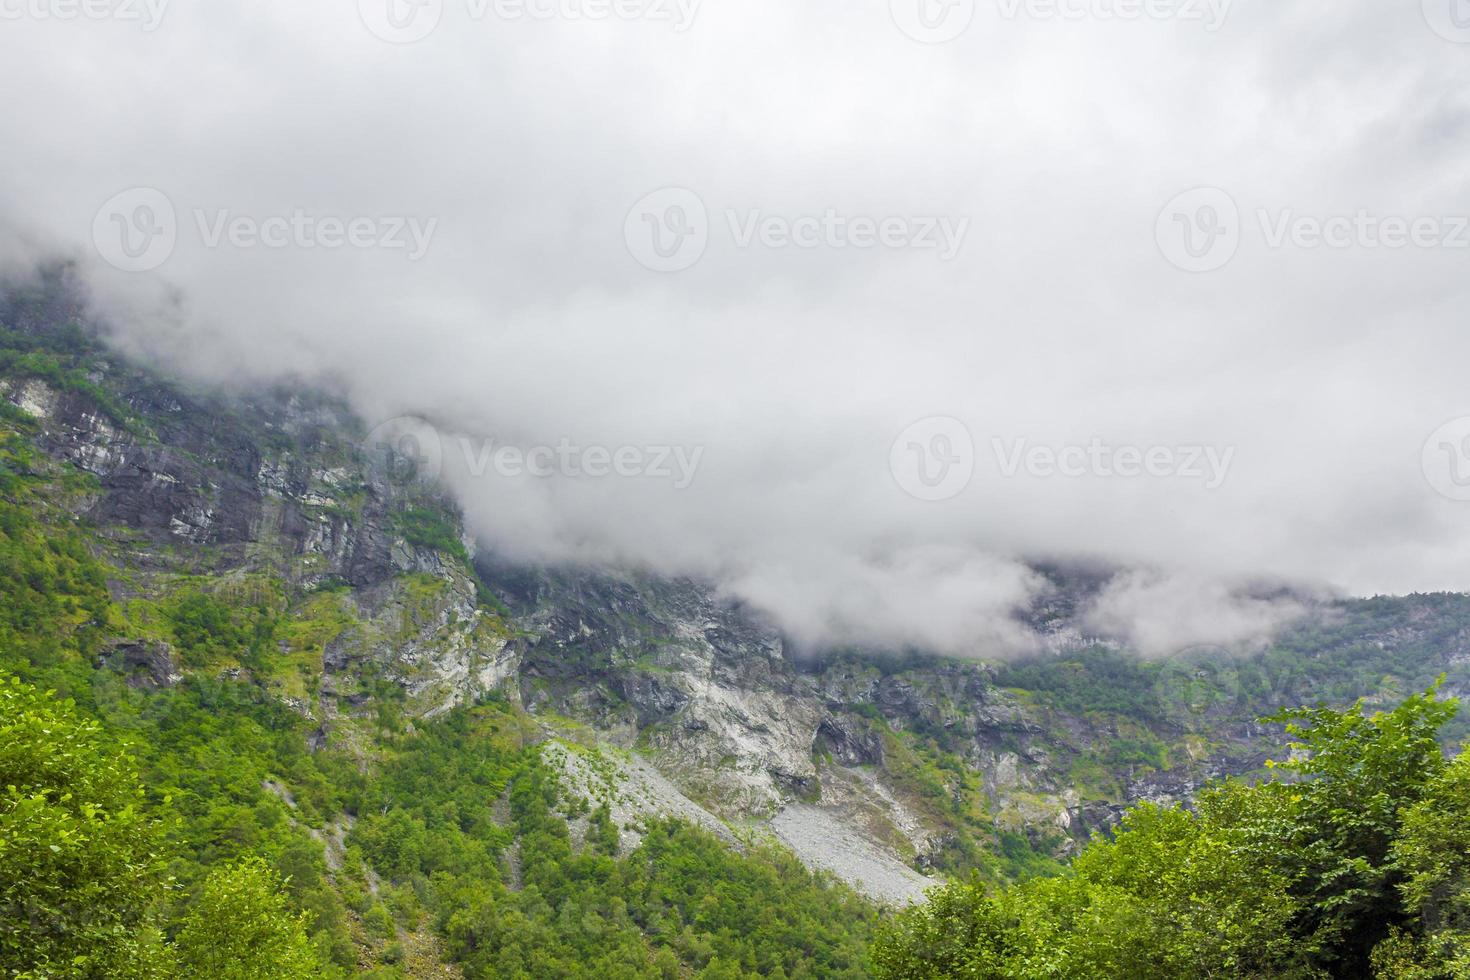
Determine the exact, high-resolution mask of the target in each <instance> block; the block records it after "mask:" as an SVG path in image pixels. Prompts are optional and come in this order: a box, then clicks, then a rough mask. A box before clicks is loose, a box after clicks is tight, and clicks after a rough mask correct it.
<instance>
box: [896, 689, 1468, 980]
mask: <svg viewBox="0 0 1470 980" xmlns="http://www.w3.org/2000/svg"><path fill="white" fill-rule="evenodd" d="M1436 690H1437V688H1431V689H1430V690H1429V691H1428V692H1426V693H1425V694H1422V695H1416V696H1414V697H1411V698H1408V699H1407V700H1405V701H1404V702H1403V703H1402V704H1401V705H1399V706H1398V707H1397V708H1395V709H1394V710H1393V711H1390V712H1380V713H1375V714H1371V715H1370V714H1368V713H1366V712H1365V711H1364V709H1363V705H1362V704H1361V703H1360V704H1357V705H1354V706H1353V707H1351V708H1349V709H1347V710H1345V711H1336V710H1332V709H1329V708H1302V709H1297V710H1293V711H1288V712H1283V713H1282V714H1280V715H1278V716H1276V717H1275V719H1273V720H1275V721H1277V722H1280V723H1283V724H1285V725H1286V731H1287V733H1288V736H1289V737H1290V738H1292V739H1293V740H1294V741H1292V742H1291V743H1290V748H1291V750H1292V754H1291V757H1290V758H1289V760H1288V761H1286V762H1284V763H1282V764H1280V765H1278V766H1276V772H1277V778H1274V779H1271V780H1268V781H1266V782H1264V783H1260V784H1257V785H1248V784H1246V783H1243V782H1238V781H1236V782H1227V783H1225V784H1223V785H1221V786H1218V787H1216V788H1214V789H1212V790H1210V791H1208V792H1206V793H1204V794H1202V795H1201V797H1200V798H1199V800H1198V801H1197V802H1196V806H1195V808H1194V809H1193V810H1185V809H1182V808H1178V807H1172V808H1170V807H1158V806H1152V805H1148V804H1143V805H1140V806H1138V807H1135V808H1134V809H1133V810H1131V811H1130V812H1129V813H1128V814H1127V816H1126V817H1125V818H1124V820H1123V822H1122V824H1121V826H1120V827H1119V829H1118V831H1117V833H1116V835H1115V836H1114V839H1113V840H1111V841H1098V842H1095V843H1093V844H1092V845H1091V846H1089V847H1088V848H1087V850H1086V851H1085V852H1084V853H1083V854H1082V855H1080V856H1079V857H1078V859H1077V860H1076V861H1075V862H1074V863H1073V867H1072V869H1071V871H1070V873H1068V874H1067V875H1064V876H1062V877H1059V878H1053V879H1041V880H1035V881H1031V882H1027V883H1023V884H1021V885H1016V886H1012V887H1009V888H1003V889H1000V890H999V891H996V892H993V893H992V892H991V891H989V890H988V889H987V887H986V886H985V885H984V884H983V883H982V882H980V881H979V880H978V879H974V880H972V881H970V882H966V883H956V884H952V885H950V886H948V887H947V888H945V889H943V890H941V891H939V892H937V893H936V894H935V895H933V896H932V897H931V898H930V900H929V902H928V903H927V904H925V905H924V906H921V907H919V908H916V909H911V910H908V911H906V912H904V913H902V914H900V915H899V916H897V917H896V918H895V919H894V921H893V922H892V923H890V924H889V926H888V927H887V928H886V929H885V930H883V931H882V932H881V933H880V935H879V937H878V938H877V940H876V941H875V943H874V945H873V950H872V958H873V962H874V965H875V966H876V968H877V971H878V974H879V976H880V977H885V978H894V980H897V978H904V980H928V978H935V980H937V978H940V977H945V978H948V977H964V978H973V980H981V978H1032V977H1036V978H1040V977H1076V978H1079V980H1080V978H1084V977H1118V978H1135V977H1136V978H1140V980H1141V978H1147V977H1160V976H1168V977H1200V978H1204V977H1329V976H1330V977H1363V976H1370V975H1374V974H1375V972H1376V975H1378V976H1381V977H1385V978H1390V977H1391V978H1395V980H1441V978H1452V980H1462V978H1466V977H1467V976H1470V974H1467V972H1466V968H1467V965H1470V964H1467V957H1466V949H1467V946H1466V945H1465V943H1464V938H1465V936H1466V933H1465V928H1466V926H1467V925H1470V901H1467V899H1470V830H1467V829H1466V828H1467V827H1470V763H1466V762H1465V761H1463V760H1461V761H1458V762H1456V763H1455V764H1454V765H1452V766H1450V767H1448V769H1447V768H1446V763H1445V761H1444V757H1443V754H1442V752H1441V749H1440V746H1439V742H1438V741H1437V735H1438V732H1439V730H1440V728H1441V726H1443V725H1444V724H1445V723H1446V722H1447V721H1448V720H1449V719H1450V717H1451V716H1452V715H1453V714H1454V711H1455V708H1456V705H1455V703H1454V702H1453V701H1441V700H1438V699H1437V697H1436Z"/></svg>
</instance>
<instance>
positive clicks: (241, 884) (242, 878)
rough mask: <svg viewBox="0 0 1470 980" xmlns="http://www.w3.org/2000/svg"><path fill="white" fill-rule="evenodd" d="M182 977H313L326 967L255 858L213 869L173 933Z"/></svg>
mask: <svg viewBox="0 0 1470 980" xmlns="http://www.w3.org/2000/svg"><path fill="white" fill-rule="evenodd" d="M178 958H179V967H180V970H181V973H182V975H184V976H192V977H210V978H212V980H317V978H319V977H321V976H322V975H323V974H324V972H325V967H324V965H323V964H322V963H321V961H320V960H319V959H318V957H317V953H316V950H315V948H314V947H313V946H312V944H311V940H310V938H309V937H308V936H307V932H306V916H305V914H304V913H302V914H298V915H292V914H291V912H290V910H289V908H288V907H287V903H286V896H285V893H284V890H283V888H282V883H281V880H280V879H279V878H278V877H277V876H276V874H275V872H273V871H272V870H271V869H270V867H269V866H268V865H267V864H266V863H265V862H264V861H263V860H261V859H260V858H256V857H250V858H244V859H241V860H240V861H237V862H235V863H234V864H231V865H227V866H225V867H223V868H220V869H217V870H215V871H214V872H212V873H211V874H210V876H209V877H208V878H207V879H205V882H204V887H203V889H202V892H201V894H200V896H199V899H198V901H196V902H195V903H194V905H193V907H192V908H190V910H189V912H188V914H187V915H186V916H185V918H184V921H183V925H182V928H181V929H180V930H179V936H178Z"/></svg>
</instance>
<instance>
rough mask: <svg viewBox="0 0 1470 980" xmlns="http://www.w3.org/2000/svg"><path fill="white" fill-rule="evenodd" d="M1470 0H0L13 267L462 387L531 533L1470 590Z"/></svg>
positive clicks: (1187, 578) (1005, 582)
mask: <svg viewBox="0 0 1470 980" xmlns="http://www.w3.org/2000/svg"><path fill="white" fill-rule="evenodd" d="M390 2H391V3H393V4H395V5H396V6H393V7H389V6H388V4H389V3H390ZM1458 2H1459V0H1442V2H1441V0H1426V2H1425V3H1424V4H1421V3H1419V2H1418V0H1394V2H1371V3H1370V2H1363V3H1347V4H1333V5H1324V4H1322V3H1320V2H1311V0H1238V2H1235V3H1233V4H1230V3H1226V2H1224V0H1214V2H1209V0H1178V2H1171V0H1147V2H1144V0H1121V2H1118V0H1060V4H1059V5H1058V4H1057V3H1047V2H1045V0H1031V2H1022V0H980V2H979V3H978V4H974V3H969V2H968V0H953V2H952V3H951V4H950V5H948V6H946V5H944V4H943V3H941V2H940V0H894V3H893V4H890V3H889V2H888V0H810V2H800V0H705V2H704V3H702V4H695V3H693V2H692V0H683V3H682V4H681V3H679V2H676V0H616V2H613V0H555V2H553V0H525V2H519V0H500V2H499V3H496V2H489V0H487V2H486V3H483V4H482V3H480V2H479V0H423V5H422V6H419V7H415V6H412V5H410V4H409V2H408V0H363V2H362V3H360V4H359V3H355V2H354V0H331V2H324V3H301V2H299V0H291V2H287V0H253V2H251V3H248V4H246V3H221V2H216V0H211V2H209V3H204V2H202V0H172V2H171V3H167V4H165V5H163V6H160V3H161V0H152V6H150V5H149V4H148V3H147V2H145V0H88V3H89V6H87V7H85V8H83V7H78V6H75V5H69V0H0V83H3V88H4V91H5V92H6V107H5V111H4V112H3V113H0V176H3V179H0V260H3V261H5V262H8V263H10V264H12V265H23V264H24V263H26V262H30V261H33V260H34V259H35V258H36V257H38V256H43V255H66V256H69V257H73V258H75V259H77V260H78V261H79V262H81V263H82V265H83V268H84V269H85V274H86V276H87V277H88V279H89V281H90V282H91V284H92V286H93V288H94V289H95V292H96V296H97V298H98V304H99V308H100V309H101V310H102V311H103V312H105V313H106V314H107V315H108V317H109V318H111V319H112V320H113V321H115V322H116V323H117V324H118V325H119V327H120V331H121V333H120V339H121V341H122V342H124V343H126V344H128V345H130V346H131V347H133V348H134V349H136V350H139V351H143V352H146V353H147V354H148V356H150V357H151V358H153V359H154V360H155V361H158V362H161V363H167V364H168V365H169V366H170V367H171V368H173V369H177V370H180V371H184V372H187V373H189V374H190V375H193V376H195V377H198V378H202V379H211V378H213V379H219V378H224V377H230V376H249V377H252V378H269V377H273V376H278V375H280V374H283V373H293V374H303V375H307V376H313V375H323V376H331V377H333V378H334V379H336V380H338V381H339V382H340V383H342V384H343V385H345V386H346V389H347V390H348V391H349V392H350V393H351V397H352V398H353V400H354V402H355V404H356V406H357V408H358V409H359V410H360V411H361V413H362V414H363V416H364V418H365V419H366V420H368V424H369V425H370V426H371V425H375V424H377V423H379V422H384V421H387V420H389V419H393V418H396V417H400V416H415V417H421V418H425V419H429V420H431V421H432V422H433V424H434V426H435V429H436V433H437V442H438V445H437V447H436V448H437V450H438V457H437V459H436V463H437V465H438V468H439V469H441V470H442V472H443V475H444V476H445V478H446V479H447V480H448V481H449V482H450V483H451V484H452V485H453V486H454V487H455V488H456V490H457V491H458V493H459V495H460V497H461V499H462V501H463V503H464V506H465V509H466V512H467V514H468V516H469V519H470V521H471V522H472V525H473V527H474V529H475V530H476V531H477V532H478V533H479V534H480V535H481V536H482V537H483V539H484V540H485V541H486V542H487V543H488V544H489V545H491V546H493V547H496V548H498V549H502V550H506V551H510V552H512V553H515V554H517V555H521V556H528V557H535V558H538V559H544V558H555V559H561V558H580V559H595V560H599V561H609V562H620V563H631V564H642V565H648V566H652V567H653V568H655V569H657V570H660V571H664V572H678V573H693V574H700V575H706V576H710V577H713V578H715V579H717V580H718V581H720V582H721V583H722V584H723V586H724V587H725V588H726V589H727V590H728V591H729V592H730V593H731V594H733V595H738V596H740V597H742V598H745V599H747V600H749V601H752V602H754V603H756V604H757V605H759V606H761V607H762V608H765V609H767V610H769V611H770V612H772V613H773V614H774V615H776V616H778V617H779V618H780V620H781V622H782V623H783V624H784V625H785V626H786V627H787V628H788V629H790V630H791V631H792V633H793V634H794V635H796V636H797V637H799V638H803V639H807V640H811V641H813V642H821V641H830V640H839V641H851V640H867V641H874V642H881V643H915V644H921V645H930V646H938V647H941V648H943V649H946V650H951V651H955V652H962V653H971V652H974V653H987V652H993V651H995V650H997V649H1000V648H1002V647H1004V646H1007V645H1011V644H1013V643H1014V642H1016V639H1015V636H1014V635H1013V633H1014V631H1013V629H1012V627H1010V626H1009V625H1008V624H1007V614H1008V612H1009V610H1010V609H1012V608H1013V607H1014V606H1015V605H1017V604H1019V603H1024V602H1026V601H1027V599H1028V597H1029V596H1030V595H1031V594H1032V593H1033V592H1034V590H1035V589H1036V588H1037V587H1038V583H1037V581H1036V580H1035V578H1034V576H1033V575H1031V574H1030V573H1029V572H1028V571H1027V570H1026V567H1025V565H1024V563H1023V562H1022V561H1021V559H1023V558H1025V557H1027V556H1038V555H1047V556H1068V555H1077V556H1094V557H1096V556H1102V557H1106V558H1108V559H1112V560H1117V561H1120V562H1125V563H1129V564H1138V565H1142V566H1147V567H1149V568H1151V569H1154V571H1150V572H1146V573H1140V574H1138V575H1134V576H1131V577H1129V578H1128V579H1127V580H1126V581H1124V582H1121V583H1120V584H1119V585H1118V586H1117V588H1115V589H1114V590H1113V592H1112V593H1110V595H1109V596H1108V597H1107V599H1106V600H1105V603H1104V607H1103V608H1100V609H1099V610H1098V611H1097V614H1096V617H1095V619H1096V621H1097V622H1098V623H1100V624H1102V625H1106V626H1107V627H1108V628H1110V629H1114V630H1117V631H1120V632H1124V633H1130V634H1132V635H1133V636H1134V637H1135V639H1137V640H1138V641H1139V642H1140V643H1141V644H1143V645H1145V646H1148V647H1150V648H1156V649H1167V648H1168V647H1169V646H1171V645H1176V644H1182V643H1185V642H1195V641H1201V640H1223V641H1227V642H1228V641H1230V640H1233V639H1239V638H1242V637H1246V636H1249V635H1251V634H1253V633H1254V632H1256V631H1258V630H1259V629H1261V628H1262V627H1263V626H1264V625H1266V624H1269V623H1270V622H1273V621H1275V619H1276V618H1277V617H1279V615H1280V614H1282V613H1283V612H1284V611H1285V610H1283V609H1282V608H1280V607H1279V606H1276V605H1272V604H1269V603H1259V602H1252V601H1248V600H1244V599H1241V598H1240V597H1239V596H1237V595H1235V594H1234V593H1233V591H1232V590H1233V588H1234V586H1235V585H1237V584H1238V583H1239V582H1240V581H1243V580H1245V579H1249V578H1254V577H1258V576H1261V577H1269V578H1282V579H1287V580H1291V581H1297V582H1302V583H1307V584H1312V585H1323V586H1332V587H1336V588H1340V589H1345V590H1348V591H1351V592H1355V593H1373V592H1380V591H1387V592H1406V591H1412V590H1435V589H1453V590H1463V589H1466V588H1470V561H1467V560H1466V559H1467V550H1466V546H1467V544H1470V534H1467V530H1470V502H1467V501H1466V500H1461V499H1456V498H1457V497H1467V498H1470V488H1466V487H1462V486H1461V485H1460V481H1461V478H1462V477H1463V478H1464V479H1465V480H1466V481H1467V482H1470V451H1467V450H1470V442H1467V441H1466V437H1467V436H1470V421H1463V422H1460V423H1456V420H1462V419H1466V417H1470V321H1467V317H1466V311H1467V309H1470V304H1467V299H1470V295H1467V294H1470V274H1467V272H1470V219H1467V218H1465V217H1461V216H1470V186H1467V178H1470V128H1467V124H1470V115H1467V100H1470V43H1467V42H1470V9H1457V8H1456V6H1455V3H1458ZM921 4H923V6H921ZM1462 6H1464V5H1462ZM1456 14H1459V15H1460V16H1458V17H1457V16H1456ZM1462 23H1463V24H1465V25H1466V26H1465V27H1463V28H1462V27H1460V26H1459V25H1460V24H1462ZM272 219H275V220H272ZM1314 229H1315V231H1314ZM349 230H350V233H349ZM348 239H350V240H348ZM266 242H269V243H270V244H266ZM1447 425H1448V427H1447V428H1446V426H1447ZM486 438H493V439H494V440H495V447H496V448H498V447H512V448H513V449H515V450H518V451H520V452H523V453H531V452H532V451H533V450H535V449H536V447H547V449H548V450H550V449H553V448H555V447H558V446H561V447H563V449H562V452H561V453H560V454H558V455H553V454H551V453H550V452H535V453H533V454H532V455H531V456H530V457H529V459H530V461H531V464H532V465H533V466H534V468H535V470H536V472H537V473H538V474H542V475H531V474H529V473H527V472H526V471H525V470H524V469H522V470H521V471H517V470H516V467H515V466H514V465H513V464H514V462H515V459H514V457H513V456H509V457H508V456H500V457H495V461H494V462H490V463H488V464H487V463H486V459H487V457H485V456H483V455H480V454H481V452H482V446H483V444H482V442H481V440H483V439H486ZM464 446H470V447H471V448H472V449H473V452H471V453H470V454H468V455H467V454H466V453H465V452H463V451H462V449H463V447H464ZM597 447H600V448H601V449H604V450H606V456H607V457H608V458H620V459H621V463H620V464H617V465H614V464H611V463H606V462H604V460H603V459H602V458H601V457H600V455H599V453H598V452H597ZM624 447H629V448H630V449H633V450H637V452H636V453H633V452H627V453H624V454H623V455H622V456H621V457H617V452H618V451H619V450H620V449H623V448H624ZM589 448H590V449H591V452H590V454H588V450H589ZM676 448H677V449H678V450H679V452H678V453H675V452H674V449H676ZM661 455H662V459H660V456H661ZM552 460H554V462H553V461H552ZM677 460H682V461H683V468H682V469H681V467H680V465H679V464H678V463H677V462H676V461H677ZM1049 460H1050V462H1048V461H1049ZM523 462H524V461H523ZM1460 466H1463V469H1460V468H1459V467H1460ZM603 469H607V470H608V471H609V472H608V474H607V475H605V476H600V477H589V476H587V475H586V471H587V470H593V471H598V472H600V471H601V470H603ZM619 470H621V471H622V474H623V475H619V472H618V471H619ZM477 471H479V472H477ZM546 473H550V474H551V475H549V476H548V475H545V474H546ZM666 473H667V475H665V474H666ZM691 480H692V482H691ZM685 484H687V485H685Z"/></svg>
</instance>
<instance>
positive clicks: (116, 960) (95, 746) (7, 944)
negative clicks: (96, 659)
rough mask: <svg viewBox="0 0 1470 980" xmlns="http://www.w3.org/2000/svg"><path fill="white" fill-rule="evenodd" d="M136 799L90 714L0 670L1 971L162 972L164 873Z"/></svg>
mask: <svg viewBox="0 0 1470 980" xmlns="http://www.w3.org/2000/svg"><path fill="white" fill-rule="evenodd" d="M143 802H144V801H143V789H142V787H141V785H140V784H139V781H138V774H137V770H136V768H135V767H134V764H133V761H132V760H131V759H130V758H129V757H128V756H127V755H125V754H124V753H122V752H120V751H118V750H117V749H116V748H115V747H114V746H113V745H112V744H110V742H109V740H108V739H107V737H106V736H105V734H104V733H103V731H102V728H101V726H100V725H98V724H97V723H96V722H93V721H89V720H87V719H85V718H83V717H81V715H80V714H79V713H78V711H77V709H76V706H75V705H74V704H73V703H72V702H70V701H59V700H57V699H55V698H54V697H52V696H51V695H49V694H46V693H43V692H40V691H37V690H36V689H35V688H33V687H30V686H28V685H24V684H21V683H20V682H19V681H18V680H17V679H15V678H13V677H6V676H5V675H3V674H0V973H4V974H5V975H6V976H17V977H24V978H42V977H45V978H62V977H66V978H92V977H96V978H108V980H111V978H130V977H154V976H163V975H167V971H166V967H167V962H168V956H167V950H166V948H165V947H164V944H163V942H162V937H161V933H160V931H159V928H158V919H157V913H158V910H159V907H160V904H161V900H162V898H163V896H164V891H165V884H166V882H165V879H164V875H163V863H162V860H161V859H160V856H159V853H158V850H157V848H158V842H159V834H158V833H157V829H156V826H155V824H154V822H153V821H152V820H151V819H149V818H148V817H146V816H145V815H144V812H143Z"/></svg>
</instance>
